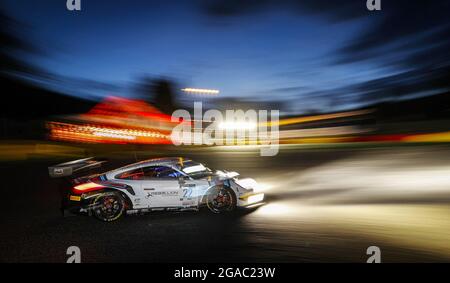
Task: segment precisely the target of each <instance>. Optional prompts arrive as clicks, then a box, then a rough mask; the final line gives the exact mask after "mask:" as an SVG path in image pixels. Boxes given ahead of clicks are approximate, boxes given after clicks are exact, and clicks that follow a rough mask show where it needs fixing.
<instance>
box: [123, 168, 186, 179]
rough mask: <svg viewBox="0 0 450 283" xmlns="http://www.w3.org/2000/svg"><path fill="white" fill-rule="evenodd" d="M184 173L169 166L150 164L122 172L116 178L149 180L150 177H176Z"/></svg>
mask: <svg viewBox="0 0 450 283" xmlns="http://www.w3.org/2000/svg"><path fill="white" fill-rule="evenodd" d="M180 176H182V174H181V173H180V172H178V171H176V170H174V169H172V168H170V167H167V166H148V167H143V168H138V169H134V170H131V171H127V172H124V173H121V174H119V175H117V176H116V179H125V180H148V179H176V178H179V177H180Z"/></svg>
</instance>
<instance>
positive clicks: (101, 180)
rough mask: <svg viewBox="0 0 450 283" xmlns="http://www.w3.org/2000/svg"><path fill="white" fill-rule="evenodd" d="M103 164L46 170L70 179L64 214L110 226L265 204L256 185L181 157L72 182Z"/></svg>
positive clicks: (85, 163)
mask: <svg viewBox="0 0 450 283" xmlns="http://www.w3.org/2000/svg"><path fill="white" fill-rule="evenodd" d="M102 163H103V161H96V160H94V159H93V158H86V159H80V160H75V161H71V162H66V163H62V164H58V165H55V166H52V167H49V174H50V176H51V177H69V178H70V179H68V181H69V182H68V183H67V184H66V185H64V186H63V205H62V209H63V211H64V212H71V213H83V212H84V213H88V214H89V215H94V216H95V217H96V218H98V219H100V220H102V221H114V220H116V219H118V218H120V217H121V216H122V215H124V214H135V213H142V212H148V211H161V210H178V211H185V210H199V209H200V208H201V207H202V206H207V207H208V208H209V209H210V210H211V211H212V212H214V213H222V212H227V211H232V210H234V209H235V208H239V207H244V208H249V207H255V206H258V205H260V204H262V203H263V200H264V194H263V193H261V192H259V191H258V184H257V183H256V181H255V180H253V179H250V178H245V179H239V178H238V176H239V174H238V173H236V172H227V171H212V170H210V169H209V168H207V167H205V166H204V165H203V164H201V163H198V162H195V161H192V160H189V159H186V158H181V157H176V158H174V157H171V158H157V159H149V160H145V161H141V162H138V163H133V164H130V165H127V166H124V167H121V168H118V169H114V170H111V171H107V172H105V173H102V174H95V175H88V176H83V177H76V175H80V173H82V172H86V170H91V169H92V168H96V167H100V166H101V164H102Z"/></svg>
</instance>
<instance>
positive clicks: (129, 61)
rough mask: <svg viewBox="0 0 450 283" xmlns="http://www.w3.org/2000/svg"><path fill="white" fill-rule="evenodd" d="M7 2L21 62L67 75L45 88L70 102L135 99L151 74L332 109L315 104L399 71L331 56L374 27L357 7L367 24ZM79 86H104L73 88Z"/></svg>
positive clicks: (281, 15)
mask: <svg viewBox="0 0 450 283" xmlns="http://www.w3.org/2000/svg"><path fill="white" fill-rule="evenodd" d="M230 1H232V0H230ZM4 2H5V3H4V6H5V9H6V11H7V13H8V14H9V15H10V16H11V17H12V18H13V19H15V20H16V21H18V22H19V23H21V24H23V26H22V27H23V28H22V29H21V31H20V34H21V35H22V36H24V37H25V38H26V39H28V40H29V41H30V42H31V43H32V44H34V45H35V46H37V47H38V49H39V50H40V51H42V52H39V53H38V54H35V55H33V56H30V57H29V58H28V59H27V60H30V61H31V62H32V63H34V64H36V65H38V66H39V67H41V68H43V69H44V70H46V71H48V72H50V73H53V74H55V75H57V76H61V77H62V78H64V79H63V80H62V81H59V82H56V83H52V84H51V86H52V87H54V88H56V89H58V90H59V91H63V92H65V93H68V94H71V95H78V96H91V95H94V96H104V95H109V94H116V95H124V96H132V95H133V87H132V86H133V85H134V83H136V82H138V80H139V78H140V77H142V76H143V75H151V76H168V77H171V78H172V79H174V80H176V81H177V82H178V83H179V84H180V87H198V88H214V89H219V90H220V91H221V94H220V95H221V96H227V97H228V96H231V97H239V98H248V99H261V100H285V101H294V102H295V103H297V104H298V105H299V107H300V108H302V107H303V108H305V109H306V108H319V109H320V108H321V107H327V106H328V107H329V106H330V103H331V104H332V103H333V101H332V100H331V101H330V100H329V99H327V100H326V101H325V100H324V101H321V99H320V97H321V96H320V95H321V94H323V93H326V91H327V90H335V89H345V88H346V87H347V86H349V85H352V84H356V83H364V82H366V81H369V80H372V79H375V78H378V77H383V76H386V75H387V74H392V73H395V72H396V70H395V69H391V68H386V67H380V66H379V64H377V62H376V61H375V62H374V61H373V60H361V61H357V62H344V63H336V60H338V59H339V58H338V57H337V56H338V55H337V54H339V53H338V50H340V49H342V48H344V47H345V46H346V45H347V44H348V43H349V42H352V41H353V40H354V38H355V37H357V36H358V35H360V34H362V33H364V32H365V31H366V30H367V29H368V26H370V24H371V23H372V22H373V21H376V20H377V18H376V15H374V16H373V18H371V17H370V14H369V13H370V12H368V11H367V9H366V7H365V1H363V0H361V1H359V2H360V3H359V2H358V1H357V2H355V1H353V3H356V4H353V6H352V7H351V8H352V9H353V10H356V11H357V13H361V14H363V15H364V17H359V16H355V17H349V18H344V19H343V20H333V19H331V18H330V17H327V16H326V15H323V14H321V13H318V12H316V11H310V10H305V11H302V10H301V9H300V10H295V11H292V9H290V8H289V6H276V5H274V7H272V8H270V9H261V10H260V11H258V12H249V13H242V15H241V14H239V13H236V15H235V14H233V13H231V15H225V16H222V15H217V14H214V13H209V12H207V9H204V6H205V1H201V0H192V1H189V0H185V1H177V0H172V1H170V0H169V1H125V0H114V1H106V0H104V1H100V0H81V3H82V11H68V10H66V0H40V1H25V0H11V1H4ZM239 8H240V7H239V6H238V9H239ZM244 8H245V7H244ZM219 14H220V13H219ZM84 80H88V81H90V82H92V81H93V82H98V83H99V84H100V85H102V84H104V85H105V88H102V87H95V88H93V87H92V85H91V84H86V85H83V83H73V81H75V82H79V81H84ZM313 96H314V98H315V99H314V100H313V101H314V102H313V103H314V105H311V102H310V101H312V100H309V98H311V97H313ZM322 103H323V105H322ZM352 103H353V102H352V101H351V100H350V101H347V102H346V106H347V107H348V106H349V105H351V104H352Z"/></svg>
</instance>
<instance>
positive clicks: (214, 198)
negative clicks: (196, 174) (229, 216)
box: [206, 186, 237, 214]
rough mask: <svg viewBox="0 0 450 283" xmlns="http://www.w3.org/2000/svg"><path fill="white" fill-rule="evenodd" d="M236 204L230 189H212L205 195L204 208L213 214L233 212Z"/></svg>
mask: <svg viewBox="0 0 450 283" xmlns="http://www.w3.org/2000/svg"><path fill="white" fill-rule="evenodd" d="M236 204H237V199H236V195H235V194H234V192H233V190H232V189H230V188H227V187H223V186H216V187H212V188H211V189H209V190H208V193H207V195H206V206H207V207H208V209H209V210H210V211H211V212H213V213H215V214H219V213H228V212H231V211H234V210H235V209H236Z"/></svg>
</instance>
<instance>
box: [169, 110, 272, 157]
mask: <svg viewBox="0 0 450 283" xmlns="http://www.w3.org/2000/svg"><path fill="white" fill-rule="evenodd" d="M279 116H280V111H279V110H270V111H269V110H259V111H256V110H253V109H250V110H247V111H244V110H226V111H225V117H224V115H223V114H222V112H221V111H219V110H217V109H209V110H207V111H206V112H205V113H203V105H202V103H201V102H195V103H194V117H193V119H192V117H191V114H190V113H189V112H188V111H187V110H183V109H179V110H176V111H175V112H173V113H172V122H178V123H179V124H178V125H177V126H175V128H174V129H173V130H172V134H171V140H172V143H173V144H174V145H176V146H178V145H255V146H260V154H261V156H274V155H276V154H277V153H278V148H279ZM205 126H206V127H205Z"/></svg>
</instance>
